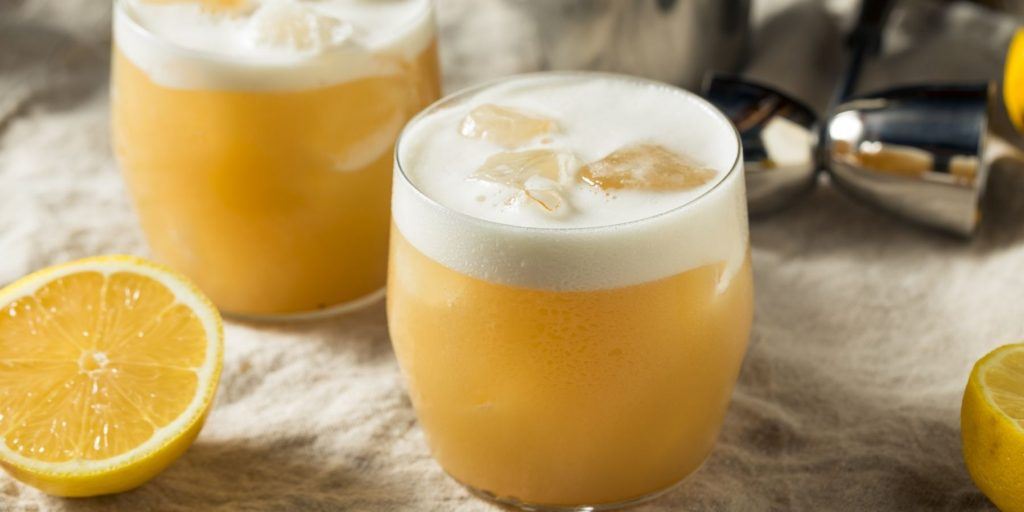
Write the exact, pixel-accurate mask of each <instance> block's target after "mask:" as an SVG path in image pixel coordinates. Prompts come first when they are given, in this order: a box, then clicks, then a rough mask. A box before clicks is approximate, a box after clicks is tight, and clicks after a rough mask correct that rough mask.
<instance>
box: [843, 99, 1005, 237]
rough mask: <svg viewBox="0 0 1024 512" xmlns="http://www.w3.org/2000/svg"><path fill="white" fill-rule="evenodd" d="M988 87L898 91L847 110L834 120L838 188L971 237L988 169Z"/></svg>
mask: <svg viewBox="0 0 1024 512" xmlns="http://www.w3.org/2000/svg"><path fill="white" fill-rule="evenodd" d="M987 98H988V92H987V86H984V85H978V86H919V87H908V88H900V89H893V90H889V91H885V92H882V93H879V94H875V95H872V96H870V97H865V98H861V99H854V100H851V101H848V102H846V103H843V104H841V105H840V106H839V107H838V108H837V109H836V110H835V112H834V113H833V115H832V116H831V118H830V119H829V120H828V125H827V130H826V140H825V154H826V158H827V160H828V161H827V162H826V163H827V167H828V169H829V171H830V173H831V175H832V177H833V179H834V181H835V183H836V184H837V185H839V186H841V187H842V188H844V189H846V190H847V191H849V192H850V193H852V194H853V195H855V196H857V197H859V198H861V199H864V200H866V201H867V202H869V203H871V204H874V205H876V206H878V207H880V208H883V209H885V210H888V211H891V212H893V213H896V214H898V215H900V216H903V217H906V218H909V219H911V220H914V221H916V222H919V223H921V224H925V225H928V226H932V227H935V228H939V229H942V230H945V231H948V232H952V233H955V234H959V235H963V236H969V235H970V234H972V233H973V232H974V230H975V228H976V227H977V224H978V220H979V214H978V207H979V205H978V202H979V199H980V197H981V195H982V192H983V191H984V187H985V180H986V177H987V169H986V167H985V165H984V162H983V160H982V150H983V147H984V143H985V134H986V125H987V112H986V106H987Z"/></svg>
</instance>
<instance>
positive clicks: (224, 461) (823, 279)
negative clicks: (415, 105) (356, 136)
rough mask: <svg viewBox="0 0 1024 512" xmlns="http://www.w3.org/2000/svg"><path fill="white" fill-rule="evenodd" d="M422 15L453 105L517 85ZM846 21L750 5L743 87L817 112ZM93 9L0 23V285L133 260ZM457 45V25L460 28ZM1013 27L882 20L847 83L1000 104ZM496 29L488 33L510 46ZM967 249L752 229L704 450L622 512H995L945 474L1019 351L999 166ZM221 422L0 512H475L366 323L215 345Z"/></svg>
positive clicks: (938, 239) (842, 15)
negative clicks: (752, 308) (702, 459)
mask: <svg viewBox="0 0 1024 512" xmlns="http://www.w3.org/2000/svg"><path fill="white" fill-rule="evenodd" d="M500 3H501V1H500V0H442V1H441V2H440V3H439V18H440V22H441V24H442V29H443V32H442V41H441V45H442V46H441V47H442V52H443V60H444V63H445V64H446V65H447V69H446V77H445V79H446V88H447V89H448V90H449V91H450V90H453V89H454V88H457V87H460V86H461V85H464V84H467V83H470V82H472V81H475V80H478V79H480V78H482V77H485V76H494V75H497V74H502V73H508V72H513V71H518V70H522V69H526V67H528V66H529V65H530V62H527V61H526V60H525V59H522V58H520V56H521V55H523V54H522V53H521V52H520V53H517V52H516V48H515V47H514V46H511V47H509V48H508V50H507V51H505V52H502V53H498V54H495V53H490V54H489V55H488V54H482V53H474V52H476V51H478V48H479V47H482V46H485V45H482V44H475V43H476V42H479V41H482V40H484V38H487V39H486V40H487V41H488V42H489V43H494V44H493V45H492V46H490V47H495V46H498V47H500V45H501V44H502V43H501V41H500V38H499V37H498V35H499V34H498V32H500V31H495V30H493V29H489V28H488V27H489V25H488V23H487V20H488V17H489V16H493V13H494V11H493V9H499V8H501V6H500ZM849 4H851V2H849V1H841V0H840V1H836V0H829V1H824V2H823V1H819V0H804V1H799V0H797V1H790V0H787V1H764V0H762V1H760V2H757V3H756V4H755V7H754V16H753V17H754V20H755V22H756V26H757V27H758V28H757V31H756V32H755V34H754V40H753V50H754V53H753V55H752V57H751V61H750V63H749V66H748V73H749V75H751V76H753V77H755V78H758V79H760V80H762V81H767V82H769V83H772V84H775V85H776V86H778V87H781V88H783V89H785V90H787V91H789V92H791V93H793V94H796V95H798V96H799V97H801V98H803V99H804V100H805V101H808V102H810V103H811V104H812V105H814V106H816V107H817V108H819V109H822V108H823V107H824V106H825V103H826V102H827V99H828V96H829V89H830V88H831V79H830V78H829V77H832V76H834V75H835V73H836V72H837V71H838V67H839V59H838V52H839V33H840V31H841V30H843V29H844V28H848V27H849V25H850V22H851V19H852V16H851V12H850V11H851V9H850V5H849ZM109 16H110V6H109V4H108V3H107V2H101V1H99V0H0V255H2V256H3V257H2V258H0V283H2V282H8V281H10V280H13V279H15V278H17V277H18V276H20V275H22V274H25V273H27V272H29V271H32V270H35V269H38V268H41V267H43V266H46V265H50V264H53V263H58V262H62V261H67V260H69V259H72V258H78V257H83V256H87V255H93V254H99V253H112V252H127V253H137V254H143V255H145V254H147V249H146V248H145V245H144V243H143V240H142V237H141V233H140V230H139V227H138V224H137V221H136V220H135V218H134V215H133V212H132V208H131V204H130V201H129V199H128V197H127V195H126V192H125V188H124V186H123V185H122V181H121V177H120V175H119V173H118V169H117V166H116V164H115V162H114V160H113V158H112V155H111V149H110V138H109V135H108V122H109V116H108V112H107V109H108V99H107V96H108V80H107V74H108V64H109V60H110V59H109V52H110V35H109V32H110V31H109V23H110V19H109ZM456 23H458V24H457V25H456ZM1013 26H1014V22H1013V21H1011V20H1008V19H1006V18H1003V17H998V16H993V15H991V14H987V13H985V12H984V11H982V10H980V9H979V8H977V7H974V6H971V5H960V4H957V5H954V6H953V7H950V8H949V9H947V10H944V11H943V10H938V8H935V7H933V4H930V3H927V2H925V1H924V0H920V1H917V2H910V3H902V4H901V5H900V6H899V7H897V9H896V11H895V12H894V13H893V19H892V20H891V24H890V28H889V31H888V32H887V37H886V40H887V43H886V57H885V58H883V59H881V60H879V61H878V62H875V63H872V64H871V65H870V66H869V67H868V69H866V70H865V75H864V81H863V82H864V83H865V84H873V85H879V86H880V85H891V84H893V83H908V82H910V81H914V80H919V79H921V78H928V79H932V80H946V79H951V78H964V77H966V78H971V79H975V78H979V77H981V78H996V77H998V68H999V62H1000V61H1001V59H1002V52H1003V49H1002V46H1001V45H1004V44H1005V42H1006V40H1007V38H1008V37H1009V34H1010V33H1011V31H1012V28H1013ZM514 29H515V28H514V27H509V30H514ZM995 171H996V173H995V174H996V175H995V176H994V177H993V182H992V186H991V187H990V194H989V195H990V196H991V199H992V203H993V206H992V207H991V208H989V209H987V210H986V211H985V216H986V218H985V221H986V222H985V225H984V227H983V229H982V230H981V232H980V233H979V234H978V236H977V237H975V238H974V239H973V240H971V241H967V242H965V241H961V240H957V239H953V238H950V237H948V236H945V235H942V234H938V233H934V232H930V231H926V230H921V229H917V228H913V227H908V226H905V225H903V224H901V223H898V222H895V221H894V220H893V219H892V218H890V217H888V216H886V215H884V214H881V213H877V212H875V211H874V210H873V209H871V208H869V207H866V206H864V205H861V204H859V203H856V202H853V201H851V200H849V199H847V198H846V197H845V196H843V195H841V194H840V193H838V192H836V191H835V190H834V189H833V188H831V187H830V186H829V185H828V184H827V183H824V182H823V183H822V186H820V187H818V189H817V190H816V191H815V192H814V193H813V194H811V195H809V196H808V197H805V198H803V199H802V200H800V201H798V202H797V204H795V205H794V206H793V207H791V208H789V209H786V210H785V211H783V212H781V213H779V214H776V215H774V216H771V217H768V218H766V219H761V220H756V221H754V222H753V223H752V225H751V239H752V252H753V262H754V268H755V277H756V295H757V299H756V321H755V324H754V330H753V335H752V337H751V340H750V350H749V353H748V354H747V358H746V361H745V364H744V366H743V370H742V373H741V375H740V379H739V384H738V386H737V388H736V391H735V393H734V396H733V401H732V405H731V407H730V409H729V413H728V416H727V418H726V421H725V427H724V430H723V431H722V434H721V438H720V441H719V443H718V445H717V448H716V449H715V451H714V453H713V454H712V456H711V458H710V459H709V460H708V462H707V463H706V464H705V465H704V467H703V468H702V469H701V470H700V471H699V472H697V473H696V474H694V475H693V476H692V477H691V478H690V479H688V480H687V481H686V482H685V483H684V484H683V485H681V486H679V487H678V488H676V489H674V490H673V491H671V492H670V493H669V494H667V495H666V496H664V497H663V498H661V499H658V500H657V501H654V502H651V503H649V504H647V505H644V506H641V507H639V508H637V509H636V510H645V511H647V510H649V511H668V510H728V511H774V510H814V511H818V510H851V511H869V510H878V511H908V510H991V509H992V506H991V505H990V504H989V503H988V501H987V500H986V499H985V498H984V496H982V495H981V494H980V493H979V492H978V491H977V490H976V489H975V487H974V486H973V485H972V484H971V482H970V479H969V477H968V475H967V472H966V470H965V468H964V466H963V462H962V458H961V454H960V438H959V408H960V399H961V395H962V391H963V388H964V384H965V383H966V380H967V375H968V373H969V371H970V368H971V365H972V364H973V362H974V361H975V360H976V359H977V358H979V357H980V356H982V355H983V354H984V353H986V352H988V351H989V350H991V349H992V348H995V347H996V346H998V345H1001V344H1004V343H1009V342H1015V341H1018V340H1020V339H1021V338H1024V306H1022V301H1021V298H1022V293H1024V206H1021V205H1020V204H1019V201H1016V200H1015V198H1014V193H1013V191H1014V190H1024V186H1022V181H1021V179H1020V178H1017V176H1018V175H1019V173H1022V172H1024V171H1022V170H1021V169H1019V168H1015V167H1014V166H1013V165H1010V164H999V165H997V166H996V169H995ZM226 334H227V351H226V355H225V361H224V374H223V378H222V381H221V386H220V391H219V394H218V396H217V401H216V406H215V407H214V409H213V411H212V413H211V414H210V417H209V420H208V421H207V424H206V427H205V429H204V430H203V432H202V434H201V435H200V436H199V439H198V440H197V441H196V442H195V444H194V445H193V446H192V448H191V449H190V450H189V451H188V452H187V453H186V454H185V455H184V456H183V457H182V458H181V459H180V460H179V461H178V462H177V463H175V464H174V465H173V466H171V468H170V469H168V470H167V471H166V472H165V473H163V474H162V475H160V476H159V477H157V478H156V479H155V480H153V481H152V482H150V483H148V484H146V485H145V486H143V487H141V488H139V489H137V490H135V491H131V492H128V493H124V494H121V495H117V496H108V497H101V498H95V499H78V500H65V499H59V498H52V497H48V496H46V495H44V494H42V493H40V492H38V491H36V490H34V489H32V488H30V487H27V486H24V485H22V484H20V483H17V482H15V481H14V480H12V479H10V478H9V477H7V476H6V475H3V474H0V510H4V511H34V510H54V511H82V512H92V511H132V512H135V511H149V510H153V511H157V510H159V511H165V510H166V511H190V510H213V511H229V510H232V511H233V510H247V511H281V510H311V511H334V510H369V511H375V510H467V511H474V510H479V511H483V510H496V508H495V507H493V506H492V505H490V504H487V503H485V502H483V501H479V500H477V499H475V498H473V497H471V496H470V495H469V494H468V493H467V491H466V490H464V489H463V488H461V487H460V486H459V485H457V484H456V483H455V482H453V481H452V480H451V479H449V478H447V477H446V476H445V474H444V473H443V472H442V471H441V469H440V468H439V467H438V466H437V464H435V463H434V462H433V460H432V459H431V458H430V455H429V453H428V451H427V448H426V444H425V441H424V436H423V433H422V431H421V430H420V428H419V427H418V426H417V423H416V419H415V415H414V413H413V410H412V408H411V406H410V403H409V400H408V398H407V396H406V393H405V391H404V387H403V381H402V376H401V374H400V372H399V369H398V366H397V364H396V362H395V357H394V354H393V353H392V350H391V347H390V344H389V341H388V335H387V329H386V325H385V315H384V307H383V305H382V304H376V305H374V306H372V307H369V308H367V309H365V310H362V311H359V312H357V313H355V314H350V315H347V316H342V317H339V318H334V319H329V320H323V321H313V322H305V323H300V324H292V325H247V324H241V323H235V322H230V321H229V322H227V325H226Z"/></svg>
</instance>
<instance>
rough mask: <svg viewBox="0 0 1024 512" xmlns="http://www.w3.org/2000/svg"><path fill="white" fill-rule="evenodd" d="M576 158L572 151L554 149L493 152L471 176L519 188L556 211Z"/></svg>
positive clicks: (545, 206) (546, 208) (534, 199)
mask: <svg viewBox="0 0 1024 512" xmlns="http://www.w3.org/2000/svg"><path fill="white" fill-rule="evenodd" d="M575 161H576V157H575V156H574V155H573V154H572V153H567V152H563V151H555V150H551V149H530V150H526V151H503V152H501V153H496V154H494V155H491V156H490V158H488V159H487V161H485V162H484V165H482V166H481V167H480V168H479V169H477V170H476V172H475V173H473V175H472V176H470V177H471V178H472V179H477V180H482V181H489V182H492V183H498V184H500V185H505V186H507V187H511V188H515V189H518V190H520V191H522V192H523V194H524V195H525V196H526V197H527V198H528V199H530V200H532V201H534V202H535V203H537V204H538V205H540V206H541V207H543V208H544V209H545V210H548V211H554V210H557V209H558V207H559V206H561V205H562V203H563V202H564V201H563V199H562V187H561V184H560V182H561V180H562V177H563V176H568V175H569V173H570V172H571V170H572V166H573V164H574V163H575Z"/></svg>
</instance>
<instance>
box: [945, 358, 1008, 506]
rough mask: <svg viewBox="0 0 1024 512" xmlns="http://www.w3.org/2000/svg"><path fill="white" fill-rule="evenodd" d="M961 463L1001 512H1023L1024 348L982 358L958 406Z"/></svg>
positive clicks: (976, 365)
mask: <svg viewBox="0 0 1024 512" xmlns="http://www.w3.org/2000/svg"><path fill="white" fill-rule="evenodd" d="M960 430H961V436H962V439H963V449H964V462H965V464H966V465H967V471H968V472H969V473H970V474H971V478H972V479H973V480H974V483H975V485H977V486H978V488H979V489H981V491H982V492H984V493H985V495H986V496H988V498H989V499H990V500H992V502H993V503H995V504H996V506H997V507H999V509H1000V510H1002V511H1003V512H1024V344H1018V345H1006V346H1003V347H999V348H997V349H995V350H994V351H992V352H990V353H989V354H988V355H987V356H985V357H983V358H981V360H979V361H978V362H977V363H976V364H975V365H974V370H973V371H972V372H971V377H970V379H969V380H968V381H967V390H966V391H964V400H963V405H962V406H961V408H960Z"/></svg>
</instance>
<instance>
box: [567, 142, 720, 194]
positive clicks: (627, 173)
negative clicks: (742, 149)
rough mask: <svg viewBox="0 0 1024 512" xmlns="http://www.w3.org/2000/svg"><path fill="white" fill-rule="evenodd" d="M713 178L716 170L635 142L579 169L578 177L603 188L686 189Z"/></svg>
mask: <svg viewBox="0 0 1024 512" xmlns="http://www.w3.org/2000/svg"><path fill="white" fill-rule="evenodd" d="M714 177H715V170H714V169H710V168H707V167H702V166H700V165H697V164H696V163H694V162H693V161H691V160H690V159H689V158H686V157H685V156H683V155H680V154H678V153H675V152H673V151H671V150H669V149H668V148H666V147H664V146H661V145H658V144H635V145H632V146H626V147H623V148H619V149H617V150H615V151H613V152H612V153H611V154H609V155H608V156H606V157H604V158H602V159H600V160H598V161H596V162H591V163H589V164H587V165H585V166H583V167H582V168H581V169H580V179H582V180H583V181H584V182H586V183H588V184H590V185H594V186H596V187H600V188H601V189H603V190H612V189H638V190H685V189H690V188H695V187H699V186H701V185H703V184H705V183H707V182H708V181H711V179H712V178H714Z"/></svg>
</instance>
